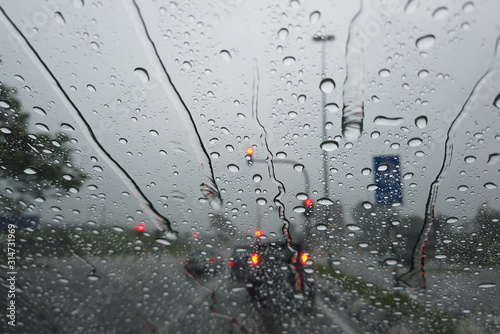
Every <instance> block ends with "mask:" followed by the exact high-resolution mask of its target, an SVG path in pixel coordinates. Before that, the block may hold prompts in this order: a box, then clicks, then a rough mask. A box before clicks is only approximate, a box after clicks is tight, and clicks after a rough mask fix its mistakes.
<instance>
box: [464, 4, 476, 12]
mask: <svg viewBox="0 0 500 334" xmlns="http://www.w3.org/2000/svg"><path fill="white" fill-rule="evenodd" d="M462 10H463V11H464V12H466V13H467V12H471V11H473V10H474V3H473V2H467V3H466V4H464V5H463V7H462Z"/></svg>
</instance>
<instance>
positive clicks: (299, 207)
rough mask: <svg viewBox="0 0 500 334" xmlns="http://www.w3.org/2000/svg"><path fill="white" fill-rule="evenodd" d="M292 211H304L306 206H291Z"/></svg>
mask: <svg viewBox="0 0 500 334" xmlns="http://www.w3.org/2000/svg"><path fill="white" fill-rule="evenodd" d="M293 212H297V213H304V212H306V208H304V207H303V206H296V207H294V208H293Z"/></svg>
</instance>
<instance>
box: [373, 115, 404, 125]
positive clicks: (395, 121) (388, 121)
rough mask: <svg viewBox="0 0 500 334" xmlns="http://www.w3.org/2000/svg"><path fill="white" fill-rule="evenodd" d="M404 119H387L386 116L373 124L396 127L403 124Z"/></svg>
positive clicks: (377, 118)
mask: <svg viewBox="0 0 500 334" xmlns="http://www.w3.org/2000/svg"><path fill="white" fill-rule="evenodd" d="M403 120H404V119H403V117H393V118H389V117H385V116H377V117H375V119H374V120H373V122H374V123H375V124H377V125H385V126H396V125H399V124H401V123H402V122H403Z"/></svg>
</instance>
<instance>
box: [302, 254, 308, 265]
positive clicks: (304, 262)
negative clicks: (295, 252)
mask: <svg viewBox="0 0 500 334" xmlns="http://www.w3.org/2000/svg"><path fill="white" fill-rule="evenodd" d="M308 258H309V256H307V254H306V253H302V254H301V255H300V262H302V264H306V262H307V259H308Z"/></svg>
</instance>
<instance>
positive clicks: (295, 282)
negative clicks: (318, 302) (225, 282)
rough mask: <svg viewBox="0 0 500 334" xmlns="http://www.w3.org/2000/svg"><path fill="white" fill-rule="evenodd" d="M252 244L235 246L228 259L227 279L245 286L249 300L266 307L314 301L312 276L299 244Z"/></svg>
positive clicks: (306, 256) (306, 257)
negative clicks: (228, 274)
mask: <svg viewBox="0 0 500 334" xmlns="http://www.w3.org/2000/svg"><path fill="white" fill-rule="evenodd" d="M291 247H292V249H290V247H288V245H287V244H286V243H284V242H266V243H262V242H256V243H255V244H253V245H251V246H237V247H235V249H234V252H233V256H232V257H231V258H230V261H229V266H230V268H231V277H232V278H233V280H236V281H243V282H245V283H246V286H247V289H248V292H249V294H250V296H251V297H252V299H254V300H256V301H258V302H261V303H266V304H269V302H270V303H271V304H276V303H280V301H285V300H287V301H289V300H290V299H293V298H295V299H297V298H298V299H303V300H306V301H307V302H308V303H313V302H314V296H315V294H314V277H313V269H312V268H311V267H310V266H311V265H312V261H311V260H309V254H308V253H306V252H304V251H303V250H302V247H301V245H300V244H292V245H291Z"/></svg>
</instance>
